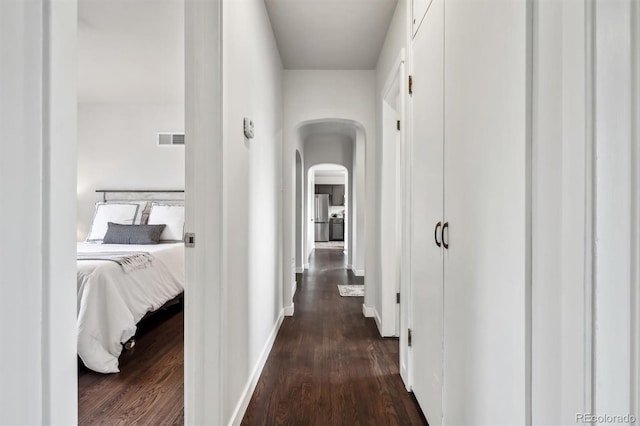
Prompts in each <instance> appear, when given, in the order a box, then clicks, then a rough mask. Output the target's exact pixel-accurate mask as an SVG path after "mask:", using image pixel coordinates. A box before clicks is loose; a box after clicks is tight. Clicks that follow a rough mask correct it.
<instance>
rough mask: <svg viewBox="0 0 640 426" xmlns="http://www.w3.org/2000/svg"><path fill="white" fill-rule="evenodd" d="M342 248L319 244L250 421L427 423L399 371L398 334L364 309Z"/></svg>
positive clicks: (259, 387)
mask: <svg viewBox="0 0 640 426" xmlns="http://www.w3.org/2000/svg"><path fill="white" fill-rule="evenodd" d="M345 264H346V262H345V255H344V253H343V252H342V250H335V249H318V250H315V251H314V252H313V253H312V255H311V258H310V268H309V270H308V271H307V272H306V273H305V274H303V276H302V277H303V278H302V282H301V283H299V284H298V290H297V292H296V295H295V299H294V301H295V315H294V316H293V317H287V318H285V320H284V322H283V324H282V327H281V328H280V332H279V333H278V337H277V338H276V341H275V343H274V345H273V349H272V350H271V353H270V355H269V359H268V360H267V363H266V365H265V367H264V370H263V372H262V375H261V377H260V380H259V382H258V385H257V387H256V390H255V392H254V394H253V397H252V398H251V402H250V403H249V407H248V408H247V411H246V414H245V417H244V419H243V421H242V424H243V425H266V424H269V425H272V424H290V425H355V424H361V425H372V424H402V425H409V424H412V425H419V424H426V421H425V420H424V417H423V416H422V414H421V413H420V411H419V408H418V406H417V404H416V403H415V402H414V401H413V399H412V398H411V395H410V394H409V393H407V391H406V389H405V387H404V384H403V383H402V380H401V379H400V375H399V374H398V340H397V339H383V338H381V337H380V334H379V333H378V330H377V328H376V324H375V321H374V320H373V319H372V318H364V317H363V316H362V302H363V298H362V297H340V295H339V294H338V289H337V287H336V286H337V285H338V284H342V283H345V284H346V283H356V282H357V279H356V277H354V276H353V274H352V273H351V272H347V270H346V268H345Z"/></svg>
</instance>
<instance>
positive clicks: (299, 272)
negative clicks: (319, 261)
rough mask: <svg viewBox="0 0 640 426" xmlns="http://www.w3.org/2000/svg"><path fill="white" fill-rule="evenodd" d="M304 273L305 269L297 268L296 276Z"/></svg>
mask: <svg viewBox="0 0 640 426" xmlns="http://www.w3.org/2000/svg"><path fill="white" fill-rule="evenodd" d="M302 273H304V268H301V267H299V266H296V274H302Z"/></svg>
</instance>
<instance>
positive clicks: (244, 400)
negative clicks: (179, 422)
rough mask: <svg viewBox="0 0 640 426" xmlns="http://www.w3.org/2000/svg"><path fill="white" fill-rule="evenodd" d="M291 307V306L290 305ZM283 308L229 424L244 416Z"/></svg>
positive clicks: (274, 339) (282, 316)
mask: <svg viewBox="0 0 640 426" xmlns="http://www.w3.org/2000/svg"><path fill="white" fill-rule="evenodd" d="M292 308H293V307H292ZM284 315H285V310H284V309H283V310H282V311H280V315H278V319H277V320H276V323H275V324H274V325H273V329H272V330H271V333H270V334H269V338H268V339H267V342H266V343H265V345H264V349H262V353H261V354H260V357H259V358H258V362H257V363H256V365H255V367H254V368H253V372H252V373H251V376H250V377H249V380H248V382H247V384H246V386H245V387H244V390H243V391H242V395H241V397H240V401H238V405H236V409H235V410H234V411H233V414H232V415H231V419H230V420H229V423H228V424H229V425H230V426H235V425H239V424H240V423H241V422H242V418H243V417H244V414H245V412H246V411H247V407H249V402H250V401H251V396H252V395H253V391H255V390H256V385H257V384H258V380H259V379H260V374H262V369H263V368H264V365H265V363H266V362H267V358H269V353H270V352H271V348H272V347H273V343H274V342H275V341H276V336H277V335H278V330H280V326H281V325H282V321H283V320H284Z"/></svg>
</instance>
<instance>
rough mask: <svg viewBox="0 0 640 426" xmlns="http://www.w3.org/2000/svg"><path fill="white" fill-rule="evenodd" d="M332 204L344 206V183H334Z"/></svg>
mask: <svg viewBox="0 0 640 426" xmlns="http://www.w3.org/2000/svg"><path fill="white" fill-rule="evenodd" d="M331 205H332V206H344V185H333V187H332V188H331Z"/></svg>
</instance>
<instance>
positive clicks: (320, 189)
mask: <svg viewBox="0 0 640 426" xmlns="http://www.w3.org/2000/svg"><path fill="white" fill-rule="evenodd" d="M332 190H333V185H316V194H327V195H329V200H331V192H332Z"/></svg>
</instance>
